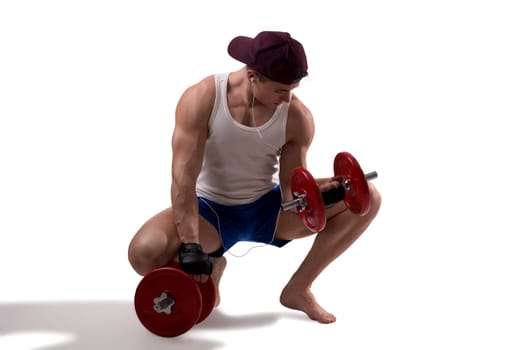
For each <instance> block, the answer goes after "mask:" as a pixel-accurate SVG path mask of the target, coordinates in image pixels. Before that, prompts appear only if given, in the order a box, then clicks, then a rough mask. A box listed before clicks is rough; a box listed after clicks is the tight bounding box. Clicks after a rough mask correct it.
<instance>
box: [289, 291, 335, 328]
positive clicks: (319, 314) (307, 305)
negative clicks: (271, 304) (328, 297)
mask: <svg viewBox="0 0 525 350" xmlns="http://www.w3.org/2000/svg"><path fill="white" fill-rule="evenodd" d="M280 301H281V304H283V305H284V306H286V307H287V308H290V309H293V310H299V311H303V312H304V313H306V315H308V317H310V318H311V319H312V320H314V321H318V322H320V323H333V322H335V316H334V315H332V314H331V313H329V312H328V311H326V310H325V309H323V308H322V307H321V306H320V305H319V304H318V303H317V301H316V300H315V297H314V295H313V294H312V292H310V290H309V289H304V288H294V287H293V286H292V285H291V284H290V283H289V284H288V285H287V286H286V287H284V289H283V291H282V293H281V298H280Z"/></svg>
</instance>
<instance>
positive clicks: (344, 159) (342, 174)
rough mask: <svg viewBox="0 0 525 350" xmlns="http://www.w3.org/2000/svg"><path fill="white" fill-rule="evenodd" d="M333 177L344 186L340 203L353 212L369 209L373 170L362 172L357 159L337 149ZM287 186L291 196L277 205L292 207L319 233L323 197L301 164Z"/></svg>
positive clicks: (323, 220)
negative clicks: (366, 172)
mask: <svg viewBox="0 0 525 350" xmlns="http://www.w3.org/2000/svg"><path fill="white" fill-rule="evenodd" d="M334 177H336V178H338V179H339V181H341V184H342V185H343V187H344V189H345V197H344V203H345V204H346V206H347V207H348V209H350V211H351V212H352V213H354V214H357V215H366V214H367V213H368V211H369V210H370V193H369V190H368V183H367V181H368V180H372V179H375V178H376V177H377V172H375V171H374V172H371V173H368V174H364V173H363V170H362V169H361V166H360V165H359V163H358V162H357V160H356V159H355V158H354V157H353V156H352V155H351V154H350V153H348V152H340V153H338V154H337V155H336V157H335V159H334ZM290 189H291V192H292V195H293V197H294V199H293V200H291V201H289V202H284V203H282V204H281V208H282V209H283V210H291V209H294V208H295V209H296V210H297V211H298V212H299V215H301V218H302V219H303V223H304V224H305V226H306V227H307V228H308V229H309V230H310V231H312V232H320V231H322V230H323V229H324V228H325V226H326V208H325V204H324V201H323V196H322V194H321V192H320V191H319V187H318V186H317V183H316V182H315V179H314V177H313V176H312V175H311V174H310V172H308V170H306V169H305V168H303V167H296V168H294V169H293V170H292V173H291V176H290Z"/></svg>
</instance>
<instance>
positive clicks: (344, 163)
mask: <svg viewBox="0 0 525 350" xmlns="http://www.w3.org/2000/svg"><path fill="white" fill-rule="evenodd" d="M334 175H335V176H336V177H342V178H343V181H345V180H346V181H348V183H349V185H350V188H349V189H348V190H347V191H346V196H345V199H344V202H345V204H346V206H347V207H348V209H350V211H351V212H352V213H354V214H357V215H361V216H363V215H366V214H367V213H368V211H369V210H370V192H369V189H368V181H367V180H366V177H365V174H364V173H363V170H362V169H361V166H360V165H359V163H358V162H357V160H356V159H355V158H354V157H353V156H352V155H351V154H350V153H348V152H341V153H338V154H337V155H336V156H335V159H334Z"/></svg>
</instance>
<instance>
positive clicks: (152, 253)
mask: <svg viewBox="0 0 525 350" xmlns="http://www.w3.org/2000/svg"><path fill="white" fill-rule="evenodd" d="M199 238H200V243H201V245H202V248H203V250H204V251H205V252H206V253H211V252H214V251H216V250H217V249H219V247H220V246H221V244H222V243H221V239H220V238H219V234H218V233H217V231H216V230H215V228H214V227H213V226H212V225H211V224H210V223H209V222H207V221H206V220H205V219H204V218H202V217H199ZM179 246H180V240H179V236H178V234H177V231H176V228H175V225H174V219H173V210H172V209H171V208H168V209H165V210H163V211H161V212H160V213H158V214H157V215H155V216H153V217H152V218H151V219H149V220H148V221H146V223H144V225H142V227H141V228H140V229H139V230H138V231H137V233H136V234H135V236H134V237H133V239H132V240H131V242H130V244H129V248H128V259H129V262H130V264H131V266H132V267H133V269H134V270H135V271H136V272H137V273H138V274H139V275H141V276H144V275H145V274H147V273H148V272H150V271H151V270H154V269H156V268H159V267H162V266H165V265H166V264H168V263H169V262H170V261H172V260H174V259H176V257H177V253H178V250H179ZM210 259H211V260H212V263H213V266H214V268H213V272H212V275H211V278H212V279H213V281H214V282H215V286H216V287H217V301H216V305H218V303H219V300H220V296H219V293H218V291H219V290H218V287H219V282H220V278H221V276H222V273H223V272H224V268H225V267H226V258H224V257H217V258H210ZM203 282H204V281H203Z"/></svg>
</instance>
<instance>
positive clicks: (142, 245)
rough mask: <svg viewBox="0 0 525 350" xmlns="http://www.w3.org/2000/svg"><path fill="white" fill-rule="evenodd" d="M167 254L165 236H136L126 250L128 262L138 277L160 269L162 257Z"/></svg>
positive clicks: (162, 262) (141, 234)
mask: <svg viewBox="0 0 525 350" xmlns="http://www.w3.org/2000/svg"><path fill="white" fill-rule="evenodd" d="M166 252H167V239H166V236H165V235H161V234H157V235H155V234H150V235H146V234H144V233H140V234H137V235H136V236H135V237H134V238H133V240H132V241H131V243H130V245H129V249H128V260H129V262H130V264H131V266H132V267H133V269H134V270H135V271H136V272H137V273H138V274H140V275H145V274H146V273H148V272H149V271H151V270H153V269H155V268H158V267H161V266H162V265H163V264H165V263H166V262H165V261H161V260H165V258H164V255H165V254H166Z"/></svg>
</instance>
